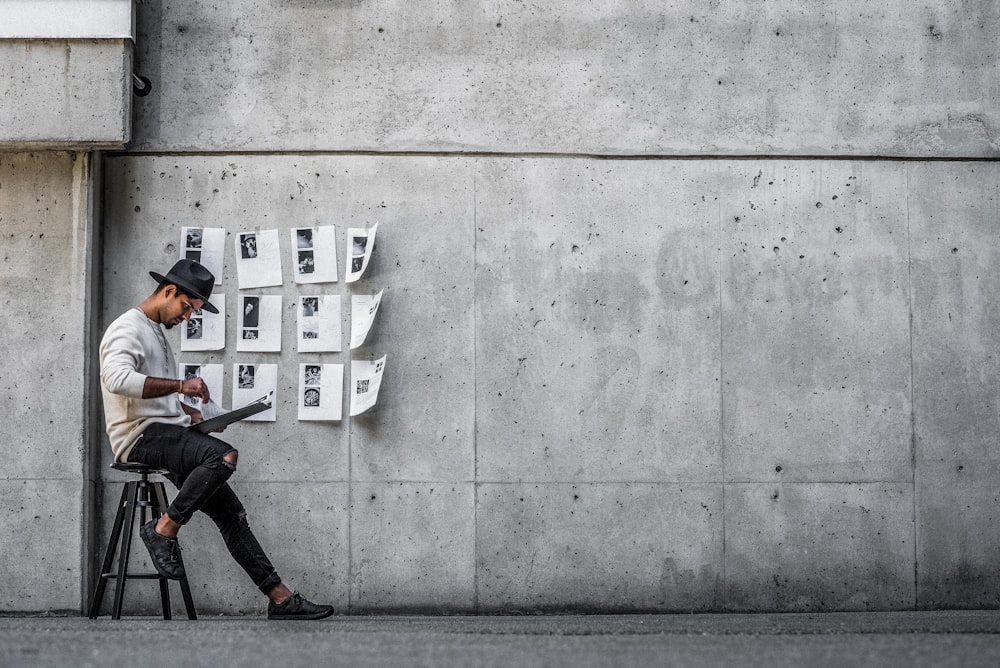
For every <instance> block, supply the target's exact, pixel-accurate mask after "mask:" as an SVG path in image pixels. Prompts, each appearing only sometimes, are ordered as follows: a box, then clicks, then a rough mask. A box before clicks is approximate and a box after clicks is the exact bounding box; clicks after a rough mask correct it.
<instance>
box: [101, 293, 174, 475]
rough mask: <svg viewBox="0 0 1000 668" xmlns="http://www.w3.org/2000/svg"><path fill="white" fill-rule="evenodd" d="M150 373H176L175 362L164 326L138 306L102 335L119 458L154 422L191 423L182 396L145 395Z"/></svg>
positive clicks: (111, 434)
mask: <svg viewBox="0 0 1000 668" xmlns="http://www.w3.org/2000/svg"><path fill="white" fill-rule="evenodd" d="M147 377H153V378H176V377H177V368H176V363H175V361H174V354H173V352H172V351H171V350H170V344H169V343H168V342H167V337H166V336H165V335H164V333H163V329H162V328H161V327H160V325H158V324H157V323H155V322H153V321H152V320H150V319H149V318H147V317H146V315H145V314H144V313H143V312H142V311H140V310H139V309H137V308H133V309H129V310H128V311H126V312H125V313H123V314H122V315H121V316H119V317H118V319H117V320H115V321H114V322H113V323H111V325H110V326H109V327H108V329H107V331H105V332H104V338H103V339H102V340H101V394H103V395H104V419H105V422H106V424H107V432H108V438H109V439H110V441H111V449H112V450H113V451H114V453H115V461H116V462H124V461H126V460H127V459H128V454H129V452H131V451H132V446H134V445H135V443H136V441H137V440H138V439H139V436H140V435H141V434H142V431H143V430H144V429H145V428H146V426H147V425H149V423H151V422H162V423H166V424H178V425H184V426H187V425H189V424H191V418H190V417H188V415H187V414H186V413H185V412H184V411H183V410H182V409H181V402H180V400H179V396H180V395H178V394H169V395H167V396H165V397H157V398H156V399H143V398H142V388H143V385H144V384H145V382H146V378H147Z"/></svg>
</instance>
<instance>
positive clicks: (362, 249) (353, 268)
mask: <svg viewBox="0 0 1000 668" xmlns="http://www.w3.org/2000/svg"><path fill="white" fill-rule="evenodd" d="M377 229H378V223H376V224H374V225H372V226H371V227H369V228H367V229H366V228H363V227H351V228H348V230H347V277H346V278H345V279H344V281H345V282H346V283H353V282H354V281H356V280H358V279H359V278H361V276H362V275H364V273H365V269H367V268H368V262H369V260H371V257H372V250H373V249H374V248H375V231H376V230H377Z"/></svg>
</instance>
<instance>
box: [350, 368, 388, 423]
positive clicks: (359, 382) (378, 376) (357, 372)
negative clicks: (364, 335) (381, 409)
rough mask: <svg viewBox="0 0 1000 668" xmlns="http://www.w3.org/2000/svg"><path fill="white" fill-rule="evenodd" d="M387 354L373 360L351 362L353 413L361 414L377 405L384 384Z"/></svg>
mask: <svg viewBox="0 0 1000 668" xmlns="http://www.w3.org/2000/svg"><path fill="white" fill-rule="evenodd" d="M384 367H385V356H384V355H383V356H382V359H379V360H375V361H373V362H366V361H352V362H351V415H352V416H353V415H360V414H361V413H364V412H365V411H366V410H368V409H369V408H371V407H372V406H374V405H375V401H376V400H377V399H378V390H379V387H380V386H381V385H382V371H383V370H384Z"/></svg>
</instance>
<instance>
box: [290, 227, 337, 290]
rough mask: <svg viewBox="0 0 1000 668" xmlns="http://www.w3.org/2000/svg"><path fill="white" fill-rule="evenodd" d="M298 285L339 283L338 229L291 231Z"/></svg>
mask: <svg viewBox="0 0 1000 668" xmlns="http://www.w3.org/2000/svg"><path fill="white" fill-rule="evenodd" d="M291 235H292V266H293V267H295V282H296V283H336V282H337V229H336V228H335V227H334V226H333V225H323V226H320V227H297V228H294V229H293V230H291Z"/></svg>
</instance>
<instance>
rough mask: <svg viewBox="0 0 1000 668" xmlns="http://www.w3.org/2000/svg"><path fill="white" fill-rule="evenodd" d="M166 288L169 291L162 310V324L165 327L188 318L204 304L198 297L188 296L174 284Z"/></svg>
mask: <svg viewBox="0 0 1000 668" xmlns="http://www.w3.org/2000/svg"><path fill="white" fill-rule="evenodd" d="M167 290H168V291H170V292H169V293H168V294H166V295H165V296H166V298H167V299H166V304H165V308H164V311H163V324H164V326H166V328H167V329H170V328H171V327H174V326H175V325H179V324H181V323H182V322H184V321H185V320H188V319H190V318H191V316H192V315H193V314H194V312H195V311H197V310H199V309H200V308H201V307H202V306H204V304H205V302H203V301H202V300H200V299H193V298H192V297H188V296H187V295H186V294H184V293H182V292H180V291H178V290H177V288H176V287H174V286H170V287H168V288H167Z"/></svg>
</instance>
